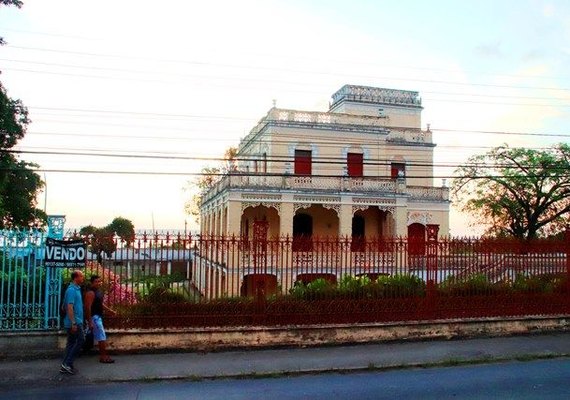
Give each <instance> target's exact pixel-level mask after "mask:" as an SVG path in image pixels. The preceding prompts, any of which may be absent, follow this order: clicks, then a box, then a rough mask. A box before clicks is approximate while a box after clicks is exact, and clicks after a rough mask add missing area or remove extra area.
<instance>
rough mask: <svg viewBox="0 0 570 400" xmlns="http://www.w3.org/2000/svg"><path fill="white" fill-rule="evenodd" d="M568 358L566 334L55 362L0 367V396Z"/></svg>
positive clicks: (568, 335) (10, 363)
mask: <svg viewBox="0 0 570 400" xmlns="http://www.w3.org/2000/svg"><path fill="white" fill-rule="evenodd" d="M564 356H570V333H553V334H542V335H529V336H513V337H496V338H479V339H465V340H438V341H424V342H400V343H382V344H364V345H362V344H361V345H354V346H335V347H316V348H315V347H313V348H290V349H276V350H271V349H270V350H252V351H227V352H215V353H169V354H142V355H140V354H138V355H117V356H115V357H114V358H115V359H116V363H115V364H100V363H99V362H98V358H97V356H95V355H85V356H82V357H80V358H79V359H78V360H77V361H76V363H75V366H76V368H77V369H78V371H79V372H78V373H77V374H76V375H73V376H70V375H63V374H60V373H59V365H60V362H59V360H58V359H49V360H28V361H6V362H2V363H1V364H0V388H2V387H4V388H7V387H12V386H16V385H18V386H22V385H33V386H34V387H42V386H52V385H58V384H61V383H62V381H65V382H73V383H74V384H90V383H101V382H122V381H125V382H126V381H149V380H161V379H212V378H221V377H240V376H260V375H275V374H281V373H293V374H295V373H314V372H326V371H333V370H334V371H352V370H359V369H368V368H370V369H371V368H378V369H382V368H405V367H414V366H433V365H438V364H439V365H455V364H457V363H469V362H489V361H497V360H513V359H518V360H528V359H534V358H547V357H564Z"/></svg>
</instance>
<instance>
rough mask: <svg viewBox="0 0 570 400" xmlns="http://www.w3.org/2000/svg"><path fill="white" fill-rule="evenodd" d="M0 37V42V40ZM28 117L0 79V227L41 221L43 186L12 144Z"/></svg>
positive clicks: (12, 1) (8, 0)
mask: <svg viewBox="0 0 570 400" xmlns="http://www.w3.org/2000/svg"><path fill="white" fill-rule="evenodd" d="M22 4H23V3H22V2H21V1H18V0H0V5H4V6H10V5H13V6H16V7H18V8H20V7H21V6H22ZM4 43H5V42H4V39H3V38H1V37H0V45H2V44H4ZM30 122H31V121H30V120H29V118H28V110H27V108H26V107H25V106H24V104H23V103H22V102H21V101H20V100H14V99H12V98H10V97H9V96H8V93H7V91H6V89H5V88H4V86H3V85H2V83H0V228H5V227H12V226H32V225H44V224H45V221H46V215H45V213H44V212H43V211H42V210H40V209H38V208H37V207H36V206H37V201H36V198H37V195H38V194H39V192H40V191H41V189H42V188H43V186H44V183H43V182H42V180H41V179H40V177H39V175H38V174H36V173H35V172H34V170H33V169H34V168H37V167H38V166H37V165H36V164H33V163H28V162H25V161H21V160H18V158H17V156H16V153H15V152H14V150H13V147H14V146H15V145H16V144H17V143H18V141H19V140H20V139H22V138H23V137H24V134H25V133H26V128H27V126H28V124H29V123H30Z"/></svg>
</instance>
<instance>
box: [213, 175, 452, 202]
mask: <svg viewBox="0 0 570 400" xmlns="http://www.w3.org/2000/svg"><path fill="white" fill-rule="evenodd" d="M232 189H235V190H238V191H244V192H246V191H254V192H282V191H291V192H299V193H309V192H310V193H322V194H348V193H350V194H363V195H374V196H378V195H382V196H394V197H396V196H398V197H400V196H401V197H408V198H410V199H412V200H420V201H421V200H425V201H436V202H440V201H449V188H448V187H433V186H406V183H405V180H404V179H397V180H394V179H383V178H372V177H370V178H366V177H362V178H354V177H336V176H298V175H272V174H260V175H252V174H248V175H241V174H231V175H226V176H224V177H223V178H222V179H221V180H220V181H219V182H217V183H216V184H215V185H214V186H213V187H212V188H210V190H209V191H208V192H207V193H206V194H205V195H204V197H203V203H204V204H205V203H207V202H208V201H210V200H212V199H213V198H215V197H216V196H217V195H218V194H220V193H222V192H224V191H226V190H232Z"/></svg>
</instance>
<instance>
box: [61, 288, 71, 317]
mask: <svg viewBox="0 0 570 400" xmlns="http://www.w3.org/2000/svg"><path fill="white" fill-rule="evenodd" d="M68 287H69V283H67V284H66V285H63V286H62V287H61V294H60V299H59V319H60V320H61V321H63V319H64V318H65V315H66V314H67V310H66V309H65V292H66V291H67V288H68Z"/></svg>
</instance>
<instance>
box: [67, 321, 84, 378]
mask: <svg viewBox="0 0 570 400" xmlns="http://www.w3.org/2000/svg"><path fill="white" fill-rule="evenodd" d="M66 331H67V345H66V346H65V353H64V355H63V363H64V364H65V365H67V366H69V367H72V368H73V361H74V360H75V357H77V356H78V355H79V352H81V349H82V348H83V343H85V331H84V330H83V326H81V325H77V330H76V331H75V332H72V331H71V328H67V329H66Z"/></svg>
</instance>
